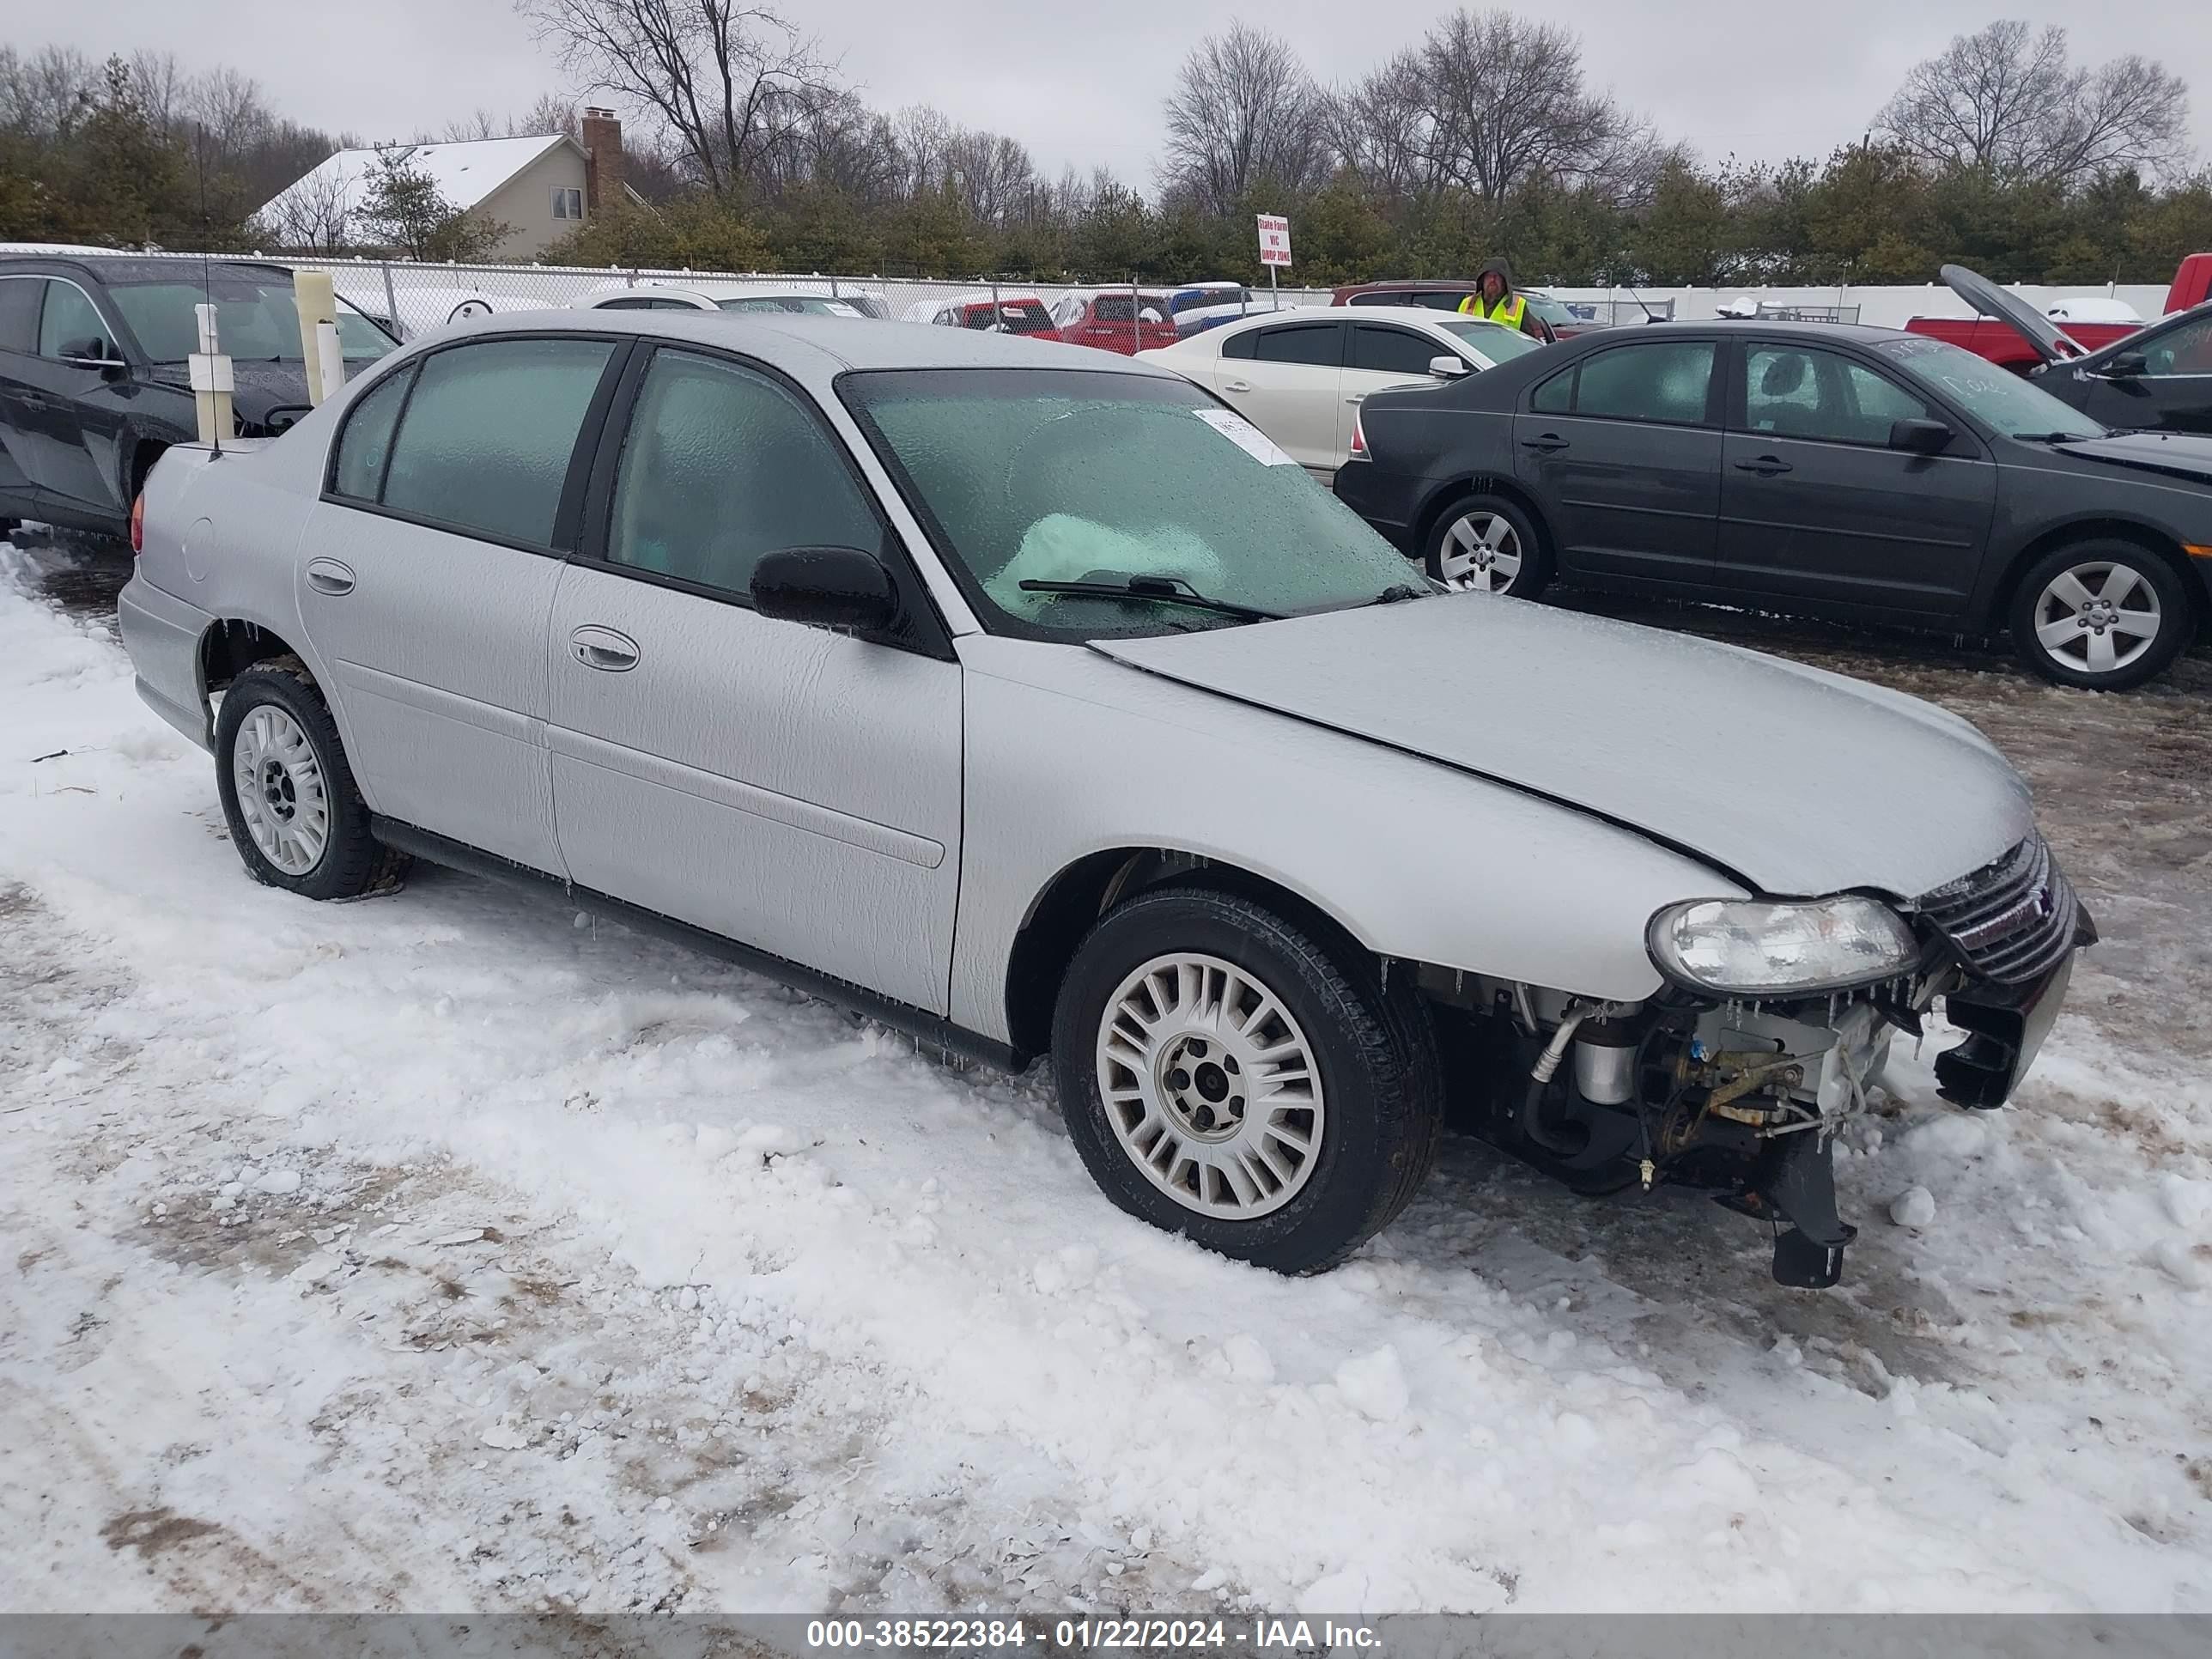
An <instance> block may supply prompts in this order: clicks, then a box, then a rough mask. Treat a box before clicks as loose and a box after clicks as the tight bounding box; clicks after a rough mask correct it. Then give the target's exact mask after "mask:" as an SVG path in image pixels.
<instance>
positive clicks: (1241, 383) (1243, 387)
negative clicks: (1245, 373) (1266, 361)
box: [1221, 380, 1252, 392]
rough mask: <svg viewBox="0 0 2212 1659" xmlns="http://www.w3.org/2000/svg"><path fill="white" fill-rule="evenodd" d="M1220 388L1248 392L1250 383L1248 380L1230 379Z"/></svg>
mask: <svg viewBox="0 0 2212 1659" xmlns="http://www.w3.org/2000/svg"><path fill="white" fill-rule="evenodd" d="M1221 389H1222V390H1223V391H1224V392H1249V391H1250V390H1251V389H1252V383H1251V382H1250V381H1249V380H1231V381H1230V382H1229V384H1228V385H1226V386H1223V387H1222V388H1221Z"/></svg>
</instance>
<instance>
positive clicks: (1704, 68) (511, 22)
mask: <svg viewBox="0 0 2212 1659" xmlns="http://www.w3.org/2000/svg"><path fill="white" fill-rule="evenodd" d="M1514 9H1516V10H1534V11H1536V12H1537V14H1538V15H1543V16H1547V17H1551V18H1553V19H1556V20H1558V21H1562V22H1565V23H1566V24H1568V25H1569V26H1570V27H1573V28H1575V29H1577V30H1578V31H1579V32H1580V33H1581V34H1582V37H1583V48H1584V57H1585V62H1586V64H1588V66H1589V71H1590V75H1591V78H1592V80H1593V81H1594V82H1596V83H1598V84H1599V85H1602V86H1610V87H1611V88H1612V89H1613V92H1614V93H1615V94H1618V95H1619V96H1620V99H1621V100H1623V101H1624V102H1626V103H1627V104H1628V105H1630V106H1632V107H1634V108H1637V109H1640V110H1642V111H1644V112H1646V113H1648V114H1649V115H1650V116H1651V117H1652V118H1654V119H1655V120H1656V122H1657V124H1658V125H1659V128H1660V130H1661V131H1662V132H1663V133H1665V134H1666V135H1668V137H1681V138H1686V139H1687V140H1688V141H1690V142H1691V143H1693V144H1695V145H1696V146H1697V147H1698V148H1699V149H1700V150H1702V151H1704V152H1705V154H1706V155H1708V156H1710V157H1713V158H1718V157H1720V156H1722V155H1728V154H1729V153H1731V152H1733V153H1734V154H1735V155H1739V156H1741V157H1744V158H1746V159H1756V160H1774V159H1778V158H1780V157H1783V156H1787V155H1815V156H1822V155H1826V154H1827V152H1828V151H1829V150H1831V149H1833V148H1834V147H1835V146H1836V145H1838V143H1845V142H1848V141H1850V140H1852V139H1855V138H1857V137H1859V136H1860V135H1861V134H1862V133H1863V131H1865V129H1866V126H1867V125H1868V123H1869V121H1870V120H1871V119H1872V118H1873V116H1874V114H1875V111H1876V110H1878V109H1879V108H1881V105H1882V103H1883V101H1884V100H1886V99H1887V97H1888V95H1889V94H1890V93H1891V92H1892V91H1893V90H1894V88H1896V86H1897V83H1898V82H1899V79H1900V78H1901V77H1902V76H1903V75H1904V74H1905V71H1906V70H1908V69H1909V68H1911V65H1912V64H1914V63H1916V62H1917V61H1918V60H1919V59H1920V58H1924V57H1927V56H1929V54H1931V53H1933V52H1936V51H1939V50H1941V49H1942V46H1943V45H1944V43H1945V42H1946V41H1947V40H1949V39H1950V37H1951V36H1952V35H1954V34H1956V33H1962V32H1970V31H1972V30H1973V29H1976V28H1978V27H1981V26H1982V25H1983V24H1984V23H1986V22H1988V21H1990V20H1991V19H1992V18H1994V17H1997V16H2018V17H2027V18H2030V19H2032V20H2033V21H2038V22H2043V21H2056V22H2062V23H2065V24H2067V25H2068V26H2069V29H2070V30H2071V39H2072V44H2073V48H2074V52H2075V58H2076V60H2077V61H2082V60H2087V61H2090V62H2102V61H2103V60H2104V59H2106V58H2110V57H2114V56H2118V54H2120V53H2122V52H2130V51H2134V52H2143V53H2145V54H2147V55H2152V56H2155V57H2156V58H2160V60H2162V61H2163V62H2164V63H2166V64H2167V65H2169V66H2170V67H2172V68H2173V69H2175V70H2179V72H2180V73H2181V74H2182V75H2184V76H2187V77H2189V78H2190V79H2191V81H2192V82H2198V84H2197V87H2196V88H2195V89H2196V91H2197V108H2196V111H2195V114H2196V131H2197V138H2198V143H2199V147H2200V149H2202V148H2203V144H2204V138H2205V135H2206V134H2207V133H2208V132H2212V75H2200V74H2199V71H2200V70H2203V69H2206V68H2208V67H2212V6H2208V5H2206V4H2204V3H2203V0H2131V3H2130V4H2128V5H2126V6H2124V7H2118V6H2098V5H2085V4H2083V3H2081V0H2060V3H2045V0H1833V3H1829V4H1825V5H1823V4H1820V3H1813V4H1808V3H1805V0H1728V3H1708V4H1685V3H1681V0H1671V3H1668V0H1656V3H1655V0H1577V3H1575V4H1571V5H1564V6H1562V5H1547V6H1544V7H1541V8H1521V7H1516V8H1514ZM1118 10H1119V11H1120V12H1121V14H1122V15H1121V17H1120V18H1117V16H1116V13H1117V8H1116V7H1115V6H1114V5H1112V4H1110V3H1104V0H1088V3H1079V4H1075V5H1068V4H1053V3H1042V4H1041V3H1037V0H927V3H923V4H916V3H914V0H891V3H886V0H844V3H843V4H842V5H838V6H834V7H823V6H817V5H806V6H804V7H803V8H800V7H797V6H794V7H793V12H794V15H801V16H803V17H805V18H806V19H809V20H811V23H812V27H815V28H816V29H817V31H818V33H819V34H820V36H821V39H822V41H823V46H824V47H825V48H826V49H827V50H828V51H829V53H830V54H831V55H833V56H835V55H840V54H842V58H843V67H844V72H845V74H846V76H848V78H849V79H851V80H853V81H854V82H858V83H859V84H860V87H861V88H862V90H863V91H864V92H865V93H866V95H867V97H868V98H869V99H870V100H871V101H872V102H873V103H875V104H877V105H878V106H881V107H884V108H896V107H898V106H902V105H906V104H910V103H923V102H927V103H933V104H935V105H937V106H939V107H940V108H941V109H943V110H945V112H946V113H948V114H949V115H951V117H953V118H955V119H957V120H958V121H960V122H962V123H963V124H965V125H971V126H984V127H989V128H992V129H994V130H996V131H1000V132H1005V133H1008V134H1010V135H1012V137H1016V138H1018V139H1019V140H1020V141H1021V142H1022V143H1024V144H1026V145H1028V146H1029V148H1030V153H1031V154H1032V155H1034V156H1035V157H1036V162H1037V165H1038V167H1039V168H1040V170H1042V171H1043V172H1046V173H1058V172H1059V170H1060V167H1061V166H1062V165H1063V164H1064V163H1070V162H1072V163H1073V164H1075V165H1076V166H1078V167H1085V168H1087V167H1091V165H1093V164H1098V163H1103V164H1104V165H1105V166H1107V167H1111V168H1113V169H1114V171H1115V173H1118V174H1120V175H1121V177H1122V179H1124V180H1126V181H1127V182H1129V183H1132V184H1134V185H1137V186H1138V187H1139V188H1140V189H1147V190H1148V189H1149V188H1150V185H1151V184H1152V171H1153V162H1154V160H1155V157H1156V155H1157V153H1158V148H1157V147H1158V126H1159V105H1160V100H1161V98H1162V97H1163V95H1164V94H1165V93H1166V91H1167V89H1168V88H1169V85H1170V82H1171V81H1172V80H1173V78H1174V75H1175V71H1176V65H1177V64H1180V63H1181V62H1182V58H1183V56H1184V54H1185V53H1186V52H1188V51H1189V50H1190V48H1191V47H1192V46H1194V45H1195V44H1196V43H1197V42H1198V41H1199V40H1200V39H1201V38H1203V37H1204V36H1205V35H1206V34H1207V33H1212V32H1214V31H1216V30H1218V29H1220V28H1221V27H1225V25H1226V24H1227V23H1228V22H1229V21H1230V20H1231V18H1233V17H1236V16H1238V15H1243V16H1244V17H1247V18H1249V19H1251V20H1253V21H1261V22H1264V23H1265V24H1266V26H1267V27H1270V28H1272V29H1273V30H1275V31H1276V32H1277V33H1280V34H1282V35H1284V36H1285V38H1287V39H1288V40H1290V41H1291V44H1292V45H1294V46H1296V47H1297V49H1298V50H1299V52H1301V53H1302V54H1303V55H1304V58H1305V60H1306V63H1307V64H1308V65H1309V66H1310V68H1311V69H1312V70H1313V71H1314V73H1315V75H1316V76H1317V77H1318V78H1320V79H1322V80H1323V81H1333V80H1342V79H1351V78H1353V77H1356V76H1358V75H1359V74H1361V73H1362V72H1364V70H1368V69H1370V68H1371V67H1372V66H1373V65H1374V64H1376V63H1377V62H1379V61H1380V60H1382V59H1383V58H1387V57H1388V56H1389V55H1390V53H1391V52H1394V51H1395V50H1396V49H1397V48H1398V47H1399V46H1402V45H1405V44H1407V43H1408V42H1411V41H1413V40H1418V39H1419V36H1420V34H1421V33H1422V31H1423V30H1424V29H1425V27H1427V26H1428V25H1429V24H1430V23H1431V22H1432V21H1434V20H1435V19H1436V18H1437V17H1438V16H1439V15H1443V12H1444V11H1445V10H1446V7H1445V6H1443V4H1440V3H1438V0H1359V3H1357V4H1347V3H1346V0H1269V3H1267V5H1266V6H1264V7H1261V6H1256V5H1238V4H1237V3H1234V0H1182V3H1170V4H1167V5H1158V4H1151V5H1144V6H1128V7H1125V8H1120V9H1118ZM2105 19H2118V20H2124V27H2114V26H2113V25H2112V24H2110V23H2106V22H2104V21H2102V20H2105ZM925 20H926V21H925ZM0 40H6V41H7V42H9V44H10V45H12V46H15V47H16V48H17V50H19V51H31V50H35V49H36V48H38V47H40V46H45V45H47V44H49V43H62V44H66V45H71V46H77V47H80V48H82V50H84V51H86V52H89V53H91V54H92V55H94V56H95V57H100V56H105V55H106V53H107V52H111V51H120V52H126V53H127V52H131V51H133V50H135V49H137V48H138V47H141V46H151V47H155V48H160V49H166V50H168V51H172V52H175V53H176V54H177V55H178V57H179V58H180V59H181V60H183V61H184V62H185V64H187V65H188V66H191V67H200V66H204V65H205V64H210V63H211V62H215V61H218V60H220V61H227V62H228V63H230V64H234V65H235V66H236V67H237V68H239V69H240V70H244V71H245V72H246V73H247V74H249V75H252V76H255V77H256V78H258V79H259V80H260V81H262V82H264V83H265V84H266V85H267V86H268V87H269V88H270V92H271V94H272V95H273V99H274V101H275V102H276V105H277V106H278V107H279V108H280V109H281V110H283V112H285V113H287V114H289V115H291V116H293V117H295V118H298V119H301V120H303V121H306V122H308V123H310V124H313V125H318V126H321V127H325V128H327V129H329V130H330V131H333V132H336V131H341V130H343V131H354V132H358V133H361V134H362V135H363V136H364V137H368V138H371V139H376V138H383V137H398V136H403V135H405V134H408V133H411V132H412V131H415V130H416V129H417V128H427V129H429V130H433V131H435V130H437V129H439V128H442V127H443V126H444V125H446V123H447V122H448V121H449V120H453V119H456V118H462V117H465V116H466V115H468V114H469V113H470V112H471V111H473V110H475V109H477V108H479V107H482V108H488V109H490V110H493V111H494V112H498V113H500V114H502V115H504V114H505V113H506V112H509V111H520V110H523V109H526V108H527V107H528V106H530V105H531V104H532V102H533V101H535V100H536V99H537V98H538V94H541V93H543V92H545V91H548V90H552V89H562V90H568V91H578V92H580V91H583V90H584V89H583V88H562V82H561V77H560V76H559V74H558V72H557V71H556V70H555V68H554V67H553V65H552V64H550V62H549V61H548V60H547V58H545V56H544V54H543V53H542V52H539V50H538V48H537V46H535V45H533V43H532V40H531V39H530V33H529V31H528V29H527V28H526V26H525V25H524V23H523V22H522V21H521V20H520V18H518V17H517V16H516V15H514V12H513V7H512V6H511V4H510V3H509V0H342V3H335V4H329V3H325V4H316V3H312V0H311V3H306V4H302V3H300V0H89V3H84V0H78V3H75V4H67V3H55V0H0Z"/></svg>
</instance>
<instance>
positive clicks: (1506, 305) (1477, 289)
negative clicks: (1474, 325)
mask: <svg viewBox="0 0 2212 1659" xmlns="http://www.w3.org/2000/svg"><path fill="white" fill-rule="evenodd" d="M1492 274H1495V275H1496V276H1497V277H1498V280H1499V281H1500V282H1502V283H1504V284H1505V292H1504V295H1502V296H1501V297H1500V298H1499V301H1498V304H1497V305H1496V306H1495V307H1492V305H1490V304H1489V303H1488V302H1487V301H1485V300H1484V298H1483V297H1482V285H1483V283H1484V282H1485V281H1486V280H1487V279H1488V278H1489V277H1490V276H1492ZM1459 308H1460V310H1461V311H1462V313H1465V314H1466V315H1468V316H1470V317H1480V318H1484V319H1488V320H1491V321H1494V322H1501V323H1504V324H1506V325H1508V326H1510V327H1516V328H1518V329H1519V330H1520V331H1522V333H1523V334H1526V335H1528V336H1529V337H1531V338H1533V339H1538V340H1549V339H1550V338H1551V337H1552V331H1551V330H1550V329H1549V328H1548V327H1547V326H1546V325H1545V323H1544V319H1542V318H1541V317H1539V316H1537V314H1536V313H1534V311H1532V310H1530V309H1529V307H1528V301H1527V300H1525V299H1523V298H1522V295H1520V294H1519V292H1518V291H1517V290H1516V289H1515V288H1514V286H1513V267H1512V266H1511V265H1510V264H1507V263H1506V262H1505V261H1504V259H1502V258H1500V259H1492V260H1491V261H1490V262H1489V263H1488V264H1486V265H1484V266H1483V268H1482V270H1481V271H1480V273H1479V274H1478V275H1477V276H1476V277H1475V279H1474V293H1472V294H1470V295H1468V296H1467V298H1466V299H1464V300H1462V301H1460V307H1459Z"/></svg>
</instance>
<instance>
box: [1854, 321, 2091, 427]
mask: <svg viewBox="0 0 2212 1659" xmlns="http://www.w3.org/2000/svg"><path fill="white" fill-rule="evenodd" d="M1876 349H1877V350H1879V351H1880V352H1881V354H1882V355H1883V356H1886V357H1887V358H1888V359H1889V360H1890V361H1891V362H1893V363H1895V364H1896V365H1897V366H1898V367H1899V368H1902V369H1905V371H1906V372H1908V373H1909V374H1911V375H1912V376H1913V377H1914V378H1915V379H1916V380H1920V381H1922V382H1923V383H1924V384H1926V385H1927V386H1930V387H1932V388H1934V389H1935V390H1936V391H1937V392H1943V393H1945V394H1947V395H1948V396H1949V397H1950V398H1952V399H1953V400H1954V401H1955V402H1957V403H1959V404H1962V405H1963V406H1964V407H1965V408H1966V412H1967V413H1968V414H1970V415H1972V416H1974V417H1975V418H1976V419H1977V420H1980V421H1984V422H1988V423H1989V424H1990V426H1993V427H1995V428H1996V429H1997V430H1998V431H2000V432H2002V433H2003V434H2004V435H2006V436H2007V437H2008V438H2021V437H2041V436H2043V435H2046V434H2063V435H2066V436H2068V437H2072V438H2097V437H2101V436H2103V435H2104V431H2105V428H2103V427H2101V426H2100V425H2098V424H2097V422H2094V421H2093V420H2091V419H2090V418H2089V417H2088V416H2086V415H2084V414H2082V413H2081V412H2080V411H2079V410H2075V409H2071V408H2069V407H2068V406H2067V405H2066V404H2062V403H2060V402H2059V401H2058V399H2057V398H2054V397H2052V396H2051V394H2050V393H2049V392H2045V390H2044V389H2043V388H2042V387H2041V386H2037V385H2035V384H2034V383H2033V381H2030V380H2023V379H2021V377H2020V376H2019V375H2017V374H2014V373H2012V372H2011V371H2010V370H2009V369H2005V368H1998V367H1997V366H1996V364H1995V363H1992V362H1990V361H1989V359H1987V358H1986V357H1979V356H1975V354H1974V353H1972V352H1971V351H1969V350H1967V349H1966V348H1965V347H1964V346H1955V345H1953V344H1951V343H1949V342H1948V341H1947V340H1931V339H1929V338H1928V337H1925V336H1923V335H1918V334H1904V335H1899V337H1897V338H1895V339H1893V340H1885V341H1883V342H1882V343H1881V345H1880V346H1878V347H1877V348H1876Z"/></svg>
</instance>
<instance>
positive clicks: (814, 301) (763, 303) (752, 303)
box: [714, 294, 865, 317]
mask: <svg viewBox="0 0 2212 1659" xmlns="http://www.w3.org/2000/svg"><path fill="white" fill-rule="evenodd" d="M714 303H715V304H716V305H717V306H718V307H720V308H721V309H722V310H724V311H801V312H805V313H807V314H808V315H810V316H814V317H859V316H861V315H864V314H865V313H862V312H861V310H860V307H857V306H855V305H854V304H852V303H851V302H850V301H846V300H833V299H831V298H830V297H829V295H826V294H740V295H736V296H734V297H732V298H731V299H727V300H717V301H714Z"/></svg>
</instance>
